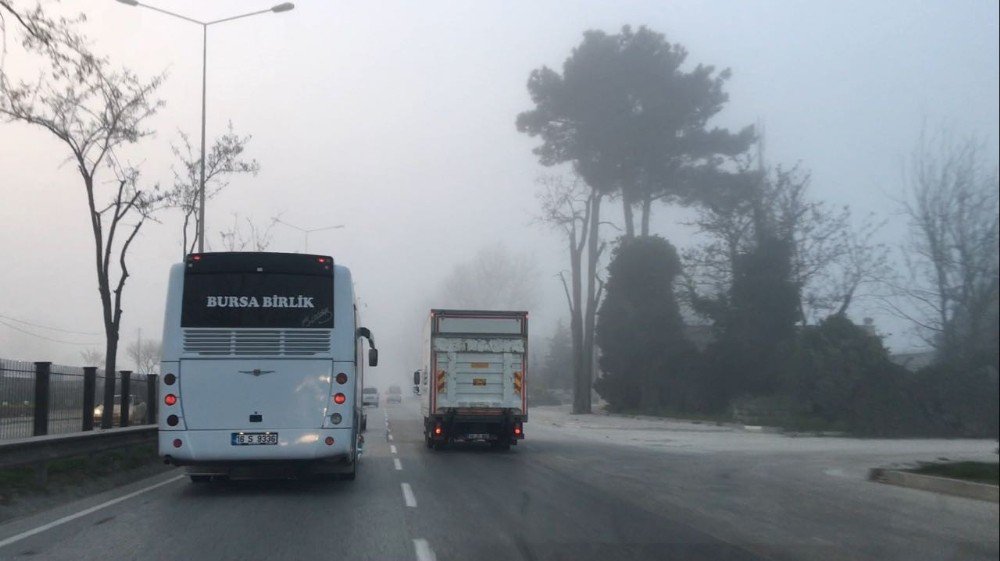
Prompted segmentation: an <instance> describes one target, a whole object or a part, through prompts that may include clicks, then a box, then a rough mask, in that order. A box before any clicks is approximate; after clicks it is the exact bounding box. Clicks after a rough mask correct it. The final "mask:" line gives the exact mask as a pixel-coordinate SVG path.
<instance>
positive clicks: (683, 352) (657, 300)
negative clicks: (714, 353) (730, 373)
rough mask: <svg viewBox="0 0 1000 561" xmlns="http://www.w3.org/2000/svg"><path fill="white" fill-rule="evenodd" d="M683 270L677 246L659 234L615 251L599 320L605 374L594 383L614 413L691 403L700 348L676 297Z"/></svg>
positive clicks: (624, 242) (635, 240)
mask: <svg viewBox="0 0 1000 561" xmlns="http://www.w3.org/2000/svg"><path fill="white" fill-rule="evenodd" d="M680 272H681V264H680V259H679V258H678V257H677V251H676V250H675V249H674V246H672V245H671V244H670V243H669V242H668V241H667V240H665V239H663V238H660V237H658V236H650V237H641V238H635V239H631V240H628V239H625V240H622V242H621V243H620V245H619V246H618V247H617V248H616V249H615V251H614V255H613V257H612V261H611V264H610V265H609V266H608V283H607V296H606V297H605V298H604V301H603V302H602V304H601V307H600V309H599V310H598V319H597V334H596V335H597V344H598V346H599V347H600V348H601V358H600V366H601V370H602V371H603V375H602V376H601V378H600V379H598V380H597V382H596V383H595V384H594V389H596V390H597V392H598V393H599V394H600V395H601V397H603V398H604V399H605V400H607V401H608V405H609V408H610V410H612V411H622V410H640V411H654V410H656V409H658V408H659V407H661V406H663V405H680V404H684V403H687V402H688V401H689V400H690V399H691V396H690V395H689V394H690V387H691V378H692V376H693V373H694V372H693V370H692V368H691V365H692V362H693V361H692V360H691V359H692V357H693V356H694V349H693V347H692V345H691V343H689V342H688V341H687V339H686V338H685V337H684V332H683V329H684V327H683V321H682V319H681V315H680V307H679V306H678V304H677V300H676V298H675V297H674V280H675V279H676V277H677V275H679V274H680Z"/></svg>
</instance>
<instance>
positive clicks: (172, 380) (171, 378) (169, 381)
mask: <svg viewBox="0 0 1000 561" xmlns="http://www.w3.org/2000/svg"><path fill="white" fill-rule="evenodd" d="M163 383H164V384H166V385H168V386H172V385H174V384H176V383H177V376H176V375H175V374H174V373H173V372H168V373H167V375H166V376H164V377H163Z"/></svg>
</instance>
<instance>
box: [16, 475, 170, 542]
mask: <svg viewBox="0 0 1000 561" xmlns="http://www.w3.org/2000/svg"><path fill="white" fill-rule="evenodd" d="M185 477H187V476H186V475H178V476H177V477H171V478H170V479H168V480H166V481H161V482H159V483H157V484H155V485H150V486H149V487H146V488H144V489H139V490H138V491H132V492H131V493H129V494H127V495H122V496H121V497H118V498H117V499H111V500H110V501H107V502H103V503H101V504H99V505H97V506H92V507H90V508H87V509H84V510H81V511H80V512H77V513H74V514H70V515H68V516H63V517H62V518H60V519H58V520H53V521H52V522H49V523H48V524H43V525H41V526H39V527H37V528H33V529H31V530H27V531H25V532H21V533H20V534H17V535H14V536H11V537H9V538H7V539H5V540H3V541H0V547H4V546H8V545H10V544H12V543H15V542H19V541H21V540H23V539H24V538H30V537H31V536H34V535H35V534H40V533H42V532H44V531H46V530H50V529H52V528H55V527H56V526H61V525H63V524H65V523H67V522H71V521H73V520H76V519H77V518H82V517H84V516H87V515H88V514H91V513H94V512H97V511H98V510H101V509H103V508H107V507H109V506H112V505H116V504H118V503H120V502H122V501H127V500H129V499H131V498H132V497H136V496H138V495H141V494H143V493H147V492H149V491H152V490H153V489H156V488H158V487H163V486H164V485H169V484H171V483H173V482H174V481H177V480H179V479H184V478H185Z"/></svg>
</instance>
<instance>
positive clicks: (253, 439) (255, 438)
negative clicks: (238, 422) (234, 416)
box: [231, 432, 278, 446]
mask: <svg viewBox="0 0 1000 561" xmlns="http://www.w3.org/2000/svg"><path fill="white" fill-rule="evenodd" d="M231 443H232V445H233V446H276V445H277V444H278V433H276V432H234V433H232V440H231Z"/></svg>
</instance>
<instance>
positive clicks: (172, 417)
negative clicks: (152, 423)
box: [167, 415, 180, 427]
mask: <svg viewBox="0 0 1000 561" xmlns="http://www.w3.org/2000/svg"><path fill="white" fill-rule="evenodd" d="M179 422H180V418H179V417H177V415H168V416H167V424H168V425H170V426H172V427H176V426H177V423H179Z"/></svg>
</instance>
